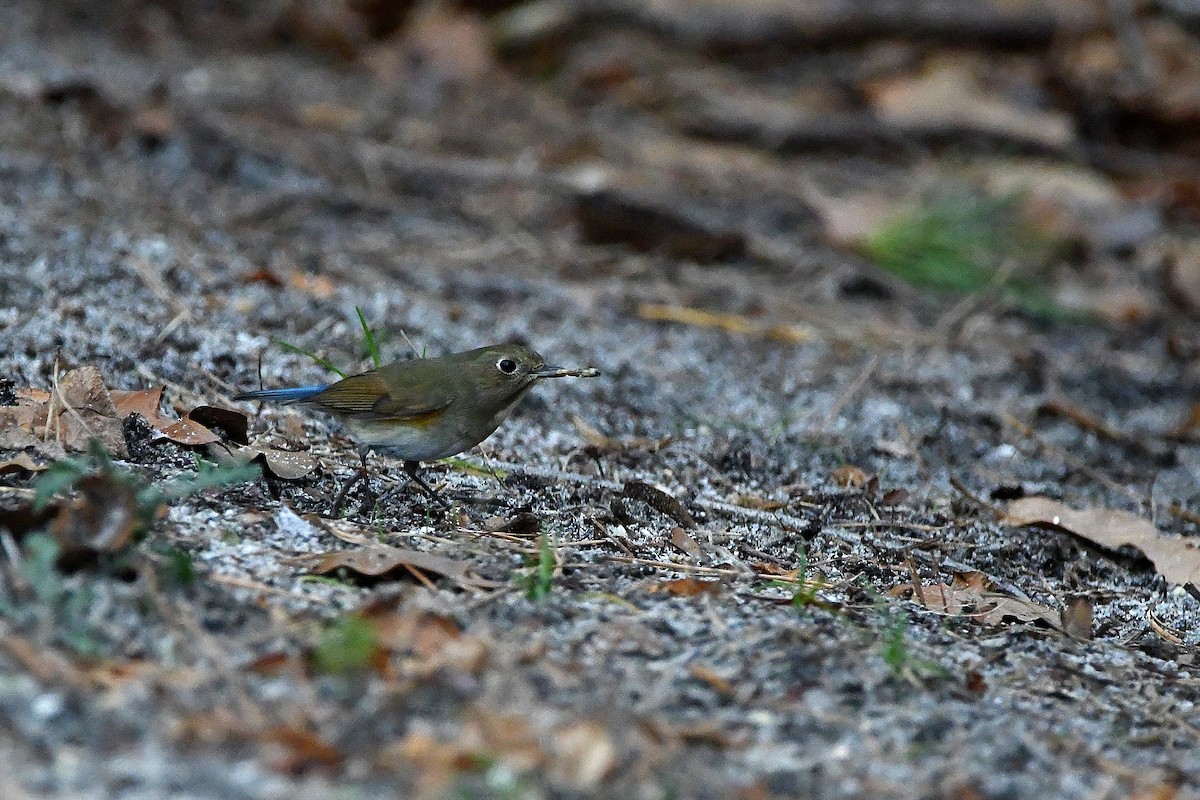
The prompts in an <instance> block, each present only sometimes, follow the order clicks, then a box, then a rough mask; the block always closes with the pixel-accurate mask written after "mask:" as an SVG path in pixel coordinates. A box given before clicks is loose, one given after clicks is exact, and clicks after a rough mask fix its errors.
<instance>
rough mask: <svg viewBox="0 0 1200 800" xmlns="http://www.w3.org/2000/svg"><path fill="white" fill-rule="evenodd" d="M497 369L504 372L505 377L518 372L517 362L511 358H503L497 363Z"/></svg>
mask: <svg viewBox="0 0 1200 800" xmlns="http://www.w3.org/2000/svg"><path fill="white" fill-rule="evenodd" d="M496 369H498V370H500V371H501V372H503V373H504V374H505V375H512V374H513V373H514V372H516V371H517V362H515V361H513V360H512V359H511V358H502V359H500V360H499V361H497V362H496Z"/></svg>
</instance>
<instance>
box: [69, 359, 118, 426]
mask: <svg viewBox="0 0 1200 800" xmlns="http://www.w3.org/2000/svg"><path fill="white" fill-rule="evenodd" d="M58 391H59V393H60V394H61V396H62V400H63V401H64V402H66V404H67V405H68V406H69V407H70V408H73V409H75V410H76V411H91V412H93V413H95V414H99V415H100V416H103V417H115V416H117V406H116V404H115V403H113V399H112V396H111V395H110V394H109V393H108V389H107V388H106V387H105V386H104V379H103V378H102V377H101V376H100V370H98V369H96V368H95V367H93V366H85V367H79V368H78V369H73V370H70V371H69V372H66V373H64V374H63V375H62V376H61V377H60V378H59V379H58Z"/></svg>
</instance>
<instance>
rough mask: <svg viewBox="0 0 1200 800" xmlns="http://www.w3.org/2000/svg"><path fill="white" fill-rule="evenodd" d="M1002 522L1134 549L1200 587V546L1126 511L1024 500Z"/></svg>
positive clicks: (1170, 575)
mask: <svg viewBox="0 0 1200 800" xmlns="http://www.w3.org/2000/svg"><path fill="white" fill-rule="evenodd" d="M1002 521H1003V522H1007V523H1008V524H1010V525H1040V526H1051V527H1055V528H1061V529H1062V530H1065V531H1068V532H1069V533H1072V534H1074V535H1076V536H1079V537H1080V538H1083V539H1087V540H1088V541H1090V542H1094V543H1095V544H1098V545H1100V546H1101V547H1105V548H1108V549H1110V550H1116V549H1118V548H1120V547H1125V546H1130V547H1134V548H1137V549H1138V550H1140V551H1141V552H1142V553H1143V554H1144V555H1145V556H1146V558H1148V559H1150V561H1151V562H1152V563H1153V564H1154V568H1155V569H1156V570H1157V571H1158V573H1159V574H1160V575H1162V576H1163V577H1164V578H1166V579H1167V580H1168V581H1170V582H1171V583H1179V584H1185V583H1190V584H1193V585H1200V544H1198V543H1197V542H1196V541H1195V540H1193V539H1183V538H1179V537H1169V536H1164V535H1162V533H1161V532H1160V531H1159V530H1158V528H1156V527H1154V525H1153V524H1151V523H1150V522H1149V521H1147V520H1144V519H1142V518H1141V517H1138V516H1135V515H1133V514H1130V513H1128V512H1125V511H1116V510H1112V509H1106V508H1086V509H1074V508H1070V507H1069V506H1067V505H1064V504H1063V503H1060V502H1059V501H1057V500H1051V499H1050V498H1048V497H1024V498H1022V499H1020V500H1014V501H1013V502H1012V503H1010V504H1009V506H1008V510H1007V511H1006V512H1005V515H1004V517H1003V519H1002Z"/></svg>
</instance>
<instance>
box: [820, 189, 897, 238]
mask: <svg viewBox="0 0 1200 800" xmlns="http://www.w3.org/2000/svg"><path fill="white" fill-rule="evenodd" d="M804 199H805V202H806V203H807V204H808V205H809V207H811V208H812V209H813V210H814V211H815V212H816V213H817V216H818V217H820V218H821V226H822V231H823V233H824V236H825V240H826V241H827V242H829V244H831V245H833V246H834V247H840V248H843V249H850V250H853V249H856V248H857V247H859V246H860V245H862V244H863V243H864V242H865V241H867V239H869V238H871V236H873V235H874V234H875V233H876V232H877V231H879V230H880V229H881V228H883V226H884V225H886V224H887V223H889V222H891V221H892V220H894V219H896V216H897V214H898V213H899V212H900V207H899V206H898V204H897V203H895V202H893V201H891V200H888V199H886V198H884V197H883V196H881V195H880V194H879V193H878V192H871V193H865V194H856V195H849V196H845V197H833V196H830V195H827V194H825V193H824V192H822V191H820V190H818V189H816V188H815V187H810V188H809V189H808V190H807V191H806V192H805V195H804Z"/></svg>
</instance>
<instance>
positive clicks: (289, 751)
mask: <svg viewBox="0 0 1200 800" xmlns="http://www.w3.org/2000/svg"><path fill="white" fill-rule="evenodd" d="M260 738H261V739H262V740H263V741H266V742H270V743H273V744H277V745H280V746H281V747H282V748H283V750H284V754H283V756H282V757H280V758H279V759H276V760H274V761H273V763H274V766H275V768H276V769H277V770H279V771H280V772H285V773H288V774H289V775H297V774H300V773H302V772H307V771H308V770H309V769H312V768H313V767H325V768H329V769H332V768H334V767H337V766H338V765H340V764H341V763H342V761H343V759H344V758H345V756H344V755H343V753H342V751H340V750H338V749H337V748H336V747H334V746H333V745H331V744H329V743H328V742H326V741H325V740H324V739H322V738H321V737H320V736H318V735H317V734H316V733H314V732H313V731H311V730H308V729H307V728H301V727H297V726H294V725H284V726H280V727H278V728H273V729H271V730H269V731H265V732H264V733H262V734H260Z"/></svg>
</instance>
